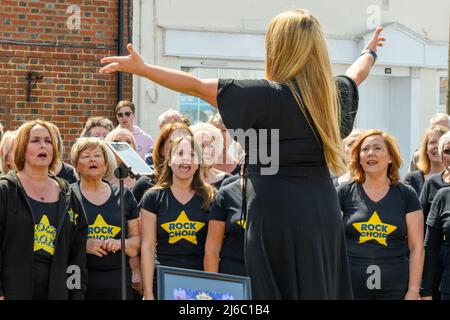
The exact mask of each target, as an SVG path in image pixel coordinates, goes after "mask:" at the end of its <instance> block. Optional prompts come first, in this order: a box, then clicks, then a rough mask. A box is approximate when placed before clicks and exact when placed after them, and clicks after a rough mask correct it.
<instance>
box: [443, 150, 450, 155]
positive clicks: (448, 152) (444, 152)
mask: <svg viewBox="0 0 450 320" xmlns="http://www.w3.org/2000/svg"><path fill="white" fill-rule="evenodd" d="M442 153H443V154H445V155H449V154H450V149H444V150H442Z"/></svg>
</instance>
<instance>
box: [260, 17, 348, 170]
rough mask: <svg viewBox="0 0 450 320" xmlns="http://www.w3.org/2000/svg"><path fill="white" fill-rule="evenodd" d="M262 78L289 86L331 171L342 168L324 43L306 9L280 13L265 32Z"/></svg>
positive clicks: (332, 85)
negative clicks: (321, 146)
mask: <svg viewBox="0 0 450 320" xmlns="http://www.w3.org/2000/svg"><path fill="white" fill-rule="evenodd" d="M266 78H267V80H272V81H276V82H279V83H285V84H287V85H288V86H289V88H290V90H291V92H292V95H293V96H294V98H295V100H296V101H297V104H298V107H299V109H300V110H301V112H302V113H303V115H304V116H305V118H306V119H307V121H308V123H310V122H311V121H310V120H309V117H310V118H311V119H312V122H313V123H312V124H311V123H310V125H311V126H312V125H314V127H315V128H316V129H317V132H318V135H319V137H317V138H318V139H319V138H320V140H321V141H322V143H323V154H324V157H325V160H326V163H327V165H328V168H329V169H330V171H331V172H333V173H337V174H340V173H343V172H344V171H345V161H344V154H343V151H342V141H341V136H340V132H339V125H340V119H341V115H340V107H339V99H338V95H337V88H336V83H335V82H334V78H333V74H332V69H331V62H330V58H329V55H328V49H327V44H326V41H325V36H324V33H323V31H322V27H321V25H320V23H319V21H318V20H317V19H316V18H315V17H314V16H312V15H311V14H310V13H309V12H308V11H307V10H303V9H298V10H290V11H286V12H283V13H281V14H279V15H278V16H276V17H275V18H274V19H273V20H272V21H271V23H270V25H269V28H268V30H267V34H266Z"/></svg>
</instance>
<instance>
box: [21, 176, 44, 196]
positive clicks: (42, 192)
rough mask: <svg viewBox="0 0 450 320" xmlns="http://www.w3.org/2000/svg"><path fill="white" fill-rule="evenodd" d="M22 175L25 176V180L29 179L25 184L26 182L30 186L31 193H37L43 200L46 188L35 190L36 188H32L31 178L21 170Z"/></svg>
mask: <svg viewBox="0 0 450 320" xmlns="http://www.w3.org/2000/svg"><path fill="white" fill-rule="evenodd" d="M22 175H23V176H24V177H26V179H27V180H29V181H26V184H27V185H28V186H30V188H31V190H32V191H33V193H35V194H38V195H39V199H41V201H44V200H45V196H46V193H47V192H46V190H45V189H44V190H43V191H38V190H36V188H33V185H32V180H31V178H30V177H29V176H28V175H27V174H24V173H23V172H22ZM22 183H23V182H22Z"/></svg>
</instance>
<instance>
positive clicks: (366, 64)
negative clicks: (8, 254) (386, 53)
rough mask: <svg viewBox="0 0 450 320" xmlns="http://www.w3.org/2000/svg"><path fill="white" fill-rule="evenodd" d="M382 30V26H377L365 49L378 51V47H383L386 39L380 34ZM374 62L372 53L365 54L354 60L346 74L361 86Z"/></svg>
mask: <svg viewBox="0 0 450 320" xmlns="http://www.w3.org/2000/svg"><path fill="white" fill-rule="evenodd" d="M382 31H383V28H382V27H378V28H376V30H375V32H374V34H373V36H372V38H371V39H370V40H369V42H368V43H367V45H366V46H365V48H364V50H372V51H373V52H377V49H378V47H382V46H383V45H384V41H385V40H386V39H385V38H384V37H381V36H380V33H381V32H382ZM374 62H375V59H374V57H373V56H372V55H371V54H368V53H366V54H363V55H361V56H360V57H359V58H358V59H356V61H355V62H353V64H352V65H351V66H350V67H349V68H348V69H347V71H346V72H345V75H347V76H348V77H350V78H352V79H353V81H355V83H356V85H357V86H359V85H360V84H361V83H362V82H363V81H364V80H366V78H367V76H368V75H369V72H370V69H372V66H373V64H374Z"/></svg>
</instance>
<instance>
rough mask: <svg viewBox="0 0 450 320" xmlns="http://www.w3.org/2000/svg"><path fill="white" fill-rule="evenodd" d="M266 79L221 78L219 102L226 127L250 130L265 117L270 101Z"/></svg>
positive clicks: (218, 94)
mask: <svg viewBox="0 0 450 320" xmlns="http://www.w3.org/2000/svg"><path fill="white" fill-rule="evenodd" d="M268 89H269V84H268V82H267V81H266V80H234V79H219V88H218V91H217V104H218V107H219V113H220V115H221V117H222V120H223V123H224V124H225V127H227V128H228V129H243V130H248V129H250V128H253V127H254V126H255V124H256V123H257V120H258V118H260V117H263V116H264V113H265V110H266V107H267V103H268V100H269V98H268Z"/></svg>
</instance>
